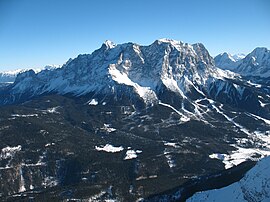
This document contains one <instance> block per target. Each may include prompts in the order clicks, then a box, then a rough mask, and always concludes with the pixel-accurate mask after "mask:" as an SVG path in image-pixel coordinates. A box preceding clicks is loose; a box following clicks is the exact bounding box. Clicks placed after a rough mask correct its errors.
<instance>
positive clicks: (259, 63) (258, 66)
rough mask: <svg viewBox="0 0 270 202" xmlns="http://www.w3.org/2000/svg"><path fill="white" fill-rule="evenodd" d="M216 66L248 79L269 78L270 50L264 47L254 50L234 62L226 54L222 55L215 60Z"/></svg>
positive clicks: (232, 58) (233, 59)
mask: <svg viewBox="0 0 270 202" xmlns="http://www.w3.org/2000/svg"><path fill="white" fill-rule="evenodd" d="M214 60H215V64H216V66H218V67H220V68H222V69H224V70H231V71H233V72H235V73H238V74H240V75H242V76H248V77H260V78H268V77H270V50H268V49H267V48H264V47H258V48H255V49H254V50H253V51H252V52H251V53H249V54H248V55H246V56H245V57H242V56H241V57H240V58H238V60H236V59H235V58H234V57H232V56H231V55H230V54H228V53H222V54H219V55H217V56H216V57H215V58H214Z"/></svg>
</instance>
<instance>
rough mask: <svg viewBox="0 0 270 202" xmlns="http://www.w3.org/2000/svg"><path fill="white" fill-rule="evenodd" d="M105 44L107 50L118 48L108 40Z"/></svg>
mask: <svg viewBox="0 0 270 202" xmlns="http://www.w3.org/2000/svg"><path fill="white" fill-rule="evenodd" d="M103 44H104V45H105V46H106V48H107V49H112V48H115V47H116V44H115V43H113V42H112V41H110V40H106V41H105V42H104V43H103Z"/></svg>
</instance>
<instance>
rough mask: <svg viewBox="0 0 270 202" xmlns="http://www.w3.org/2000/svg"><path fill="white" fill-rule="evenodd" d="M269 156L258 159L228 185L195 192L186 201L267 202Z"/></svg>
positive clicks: (268, 195) (269, 182)
mask: <svg viewBox="0 0 270 202" xmlns="http://www.w3.org/2000/svg"><path fill="white" fill-rule="evenodd" d="M269 169H270V157H266V158H264V159H262V160H260V161H259V162H258V163H257V164H256V166H254V167H253V168H252V169H251V170H250V171H248V172H247V173H246V175H245V176H244V178H242V179H241V180H240V181H239V182H236V183H233V184H231V185H230V186H227V187H224V188H221V189H214V190H209V191H204V192H200V193H196V194H195V195H193V196H192V197H191V198H189V199H188V200H187V202H214V201H215V202H223V201H224V202H227V201H231V202H245V201H252V202H269V201H270V172H269Z"/></svg>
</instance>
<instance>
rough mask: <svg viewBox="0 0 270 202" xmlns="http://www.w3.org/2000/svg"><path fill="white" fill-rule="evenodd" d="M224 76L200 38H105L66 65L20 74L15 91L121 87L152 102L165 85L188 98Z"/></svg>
mask: <svg viewBox="0 0 270 202" xmlns="http://www.w3.org/2000/svg"><path fill="white" fill-rule="evenodd" d="M224 77H229V76H228V74H227V73H226V72H225V71H222V70H219V69H217V68H216V67H215V66H214V62H213V58H212V57H211V56H210V55H209V53H208V51H207V49H206V48H205V47H204V45H203V44H201V43H197V44H193V45H191V44H187V43H183V42H180V41H175V40H170V39H160V40H156V41H155V42H154V43H152V44H150V45H148V46H141V45H138V44H136V43H124V44H119V45H115V44H113V43H112V42H110V41H106V42H105V43H103V44H102V46H101V48H100V49H98V50H96V51H94V52H93V53H92V54H83V55H79V56H78V57H77V58H75V59H73V60H69V61H68V62H67V63H66V64H65V65H63V67H62V68H53V69H51V70H46V71H41V72H38V73H35V72H33V71H28V72H25V73H23V74H20V75H19V76H18V78H17V79H16V81H15V83H14V85H13V87H12V89H11V93H12V94H14V93H15V94H24V93H28V94H29V93H30V94H31V93H32V94H34V95H40V94H43V93H46V92H56V93H59V94H66V93H71V94H74V95H76V96H79V95H86V94H88V93H96V94H102V95H113V94H115V92H117V91H118V89H119V92H122V91H123V88H128V89H129V90H127V91H128V92H129V93H128V94H130V95H128V96H134V93H135V94H137V95H138V96H139V97H140V98H141V99H143V100H144V102H145V103H149V102H150V103H151V102H156V101H157V100H158V94H160V92H161V91H163V90H164V88H166V90H170V91H173V92H175V93H177V94H178V95H180V97H183V98H184V97H186V94H187V93H189V92H191V89H193V88H195V91H197V93H199V94H202V92H201V90H200V89H202V88H208V85H210V83H212V82H214V81H216V80H220V79H221V80H223V78H224ZM131 94H132V95H131ZM34 95H33V96H34Z"/></svg>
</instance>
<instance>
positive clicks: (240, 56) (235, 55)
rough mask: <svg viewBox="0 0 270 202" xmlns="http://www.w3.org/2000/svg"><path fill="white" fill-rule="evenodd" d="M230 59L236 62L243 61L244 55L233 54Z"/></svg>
mask: <svg viewBox="0 0 270 202" xmlns="http://www.w3.org/2000/svg"><path fill="white" fill-rule="evenodd" d="M231 57H232V58H233V59H234V60H235V61H236V62H237V61H239V60H242V59H244V58H245V57H246V55H245V54H243V53H239V54H234V55H232V56H231Z"/></svg>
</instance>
